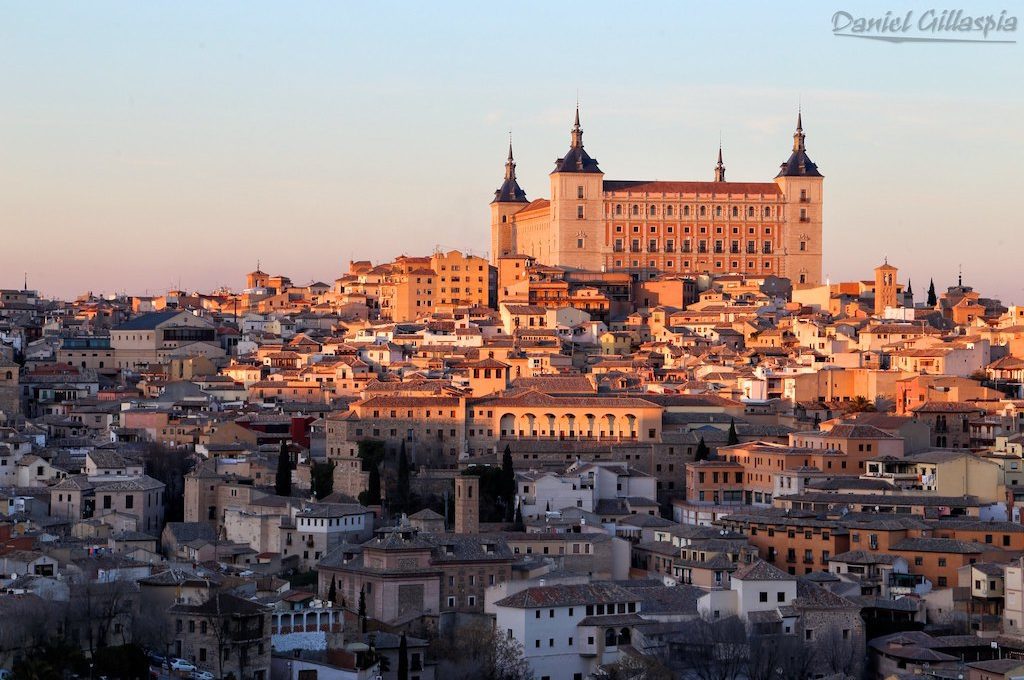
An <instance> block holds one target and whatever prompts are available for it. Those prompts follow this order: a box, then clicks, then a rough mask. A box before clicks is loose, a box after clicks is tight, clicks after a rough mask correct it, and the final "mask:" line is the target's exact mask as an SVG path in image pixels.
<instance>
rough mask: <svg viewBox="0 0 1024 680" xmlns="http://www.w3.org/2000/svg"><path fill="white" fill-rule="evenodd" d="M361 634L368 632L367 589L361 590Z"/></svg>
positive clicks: (361, 588) (362, 588)
mask: <svg viewBox="0 0 1024 680" xmlns="http://www.w3.org/2000/svg"><path fill="white" fill-rule="evenodd" d="M358 614H359V632H360V633H365V632H366V589H365V587H360V588H359V612H358Z"/></svg>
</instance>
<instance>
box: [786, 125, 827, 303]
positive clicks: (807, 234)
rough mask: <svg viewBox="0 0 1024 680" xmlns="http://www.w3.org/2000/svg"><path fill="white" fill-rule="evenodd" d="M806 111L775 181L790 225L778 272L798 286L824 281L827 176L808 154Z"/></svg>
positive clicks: (815, 284)
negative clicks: (823, 227)
mask: <svg viewBox="0 0 1024 680" xmlns="http://www.w3.org/2000/svg"><path fill="white" fill-rule="evenodd" d="M806 141H807V138H806V135H804V120H803V112H802V111H800V110H797V114H796V131H795V132H794V133H793V150H792V152H791V153H790V155H789V158H788V159H787V160H786V162H785V163H782V165H781V166H780V167H779V174H777V175H776V176H775V183H776V184H778V185H779V189H781V190H782V195H783V200H784V201H785V205H784V206H783V210H784V211H785V215H784V219H785V221H786V224H787V229H786V233H785V237H784V242H783V244H782V245H783V249H784V250H783V255H785V258H784V267H785V268H784V269H783V270H782V271H780V272H779V274H780V275H781V276H784V277H786V278H788V279H789V280H790V281H792V282H793V285H794V286H795V287H800V286H817V285H820V284H821V269H822V245H823V244H822V199H823V195H822V184H823V181H824V179H825V178H824V176H823V175H822V174H821V172H819V171H818V166H817V165H815V163H814V162H813V161H812V160H811V159H810V157H809V156H808V155H807V144H806Z"/></svg>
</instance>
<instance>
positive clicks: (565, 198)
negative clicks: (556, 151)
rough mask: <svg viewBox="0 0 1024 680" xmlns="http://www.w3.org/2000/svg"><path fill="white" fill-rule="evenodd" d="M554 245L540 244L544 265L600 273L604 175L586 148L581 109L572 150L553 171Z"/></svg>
mask: <svg viewBox="0 0 1024 680" xmlns="http://www.w3.org/2000/svg"><path fill="white" fill-rule="evenodd" d="M550 178H551V230H550V236H549V240H550V243H547V244H540V245H541V252H539V253H538V254H537V260H538V261H540V262H541V263H543V264H551V265H559V266H563V267H572V268H575V269H590V270H595V271H596V270H599V269H601V267H602V265H603V264H604V249H605V248H604V242H605V238H604V219H605V215H604V173H603V172H601V169H600V168H599V167H598V166H597V159H596V158H591V157H590V156H589V155H588V154H587V152H586V151H585V150H584V149H583V128H581V127H580V107H579V106H577V107H576V119H575V121H574V122H573V126H572V131H571V133H570V143H569V151H568V152H566V154H565V156H563V157H562V158H559V159H558V160H556V161H555V169H554V170H552V171H551V175H550Z"/></svg>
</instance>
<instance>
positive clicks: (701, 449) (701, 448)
mask: <svg viewBox="0 0 1024 680" xmlns="http://www.w3.org/2000/svg"><path fill="white" fill-rule="evenodd" d="M710 457H711V449H709V448H708V445H707V444H705V443H704V437H701V438H700V442H699V443H698V444H697V452H696V453H695V454H693V459H694V460H695V461H699V460H707V459H708V458H710Z"/></svg>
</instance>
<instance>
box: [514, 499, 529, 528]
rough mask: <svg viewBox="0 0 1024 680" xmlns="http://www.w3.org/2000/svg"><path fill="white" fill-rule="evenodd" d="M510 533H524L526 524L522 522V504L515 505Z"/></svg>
mask: <svg viewBox="0 0 1024 680" xmlns="http://www.w3.org/2000/svg"><path fill="white" fill-rule="evenodd" d="M512 531H526V524H525V523H524V522H523V504H522V503H517V504H516V516H515V519H514V520H513V522H512Z"/></svg>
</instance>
